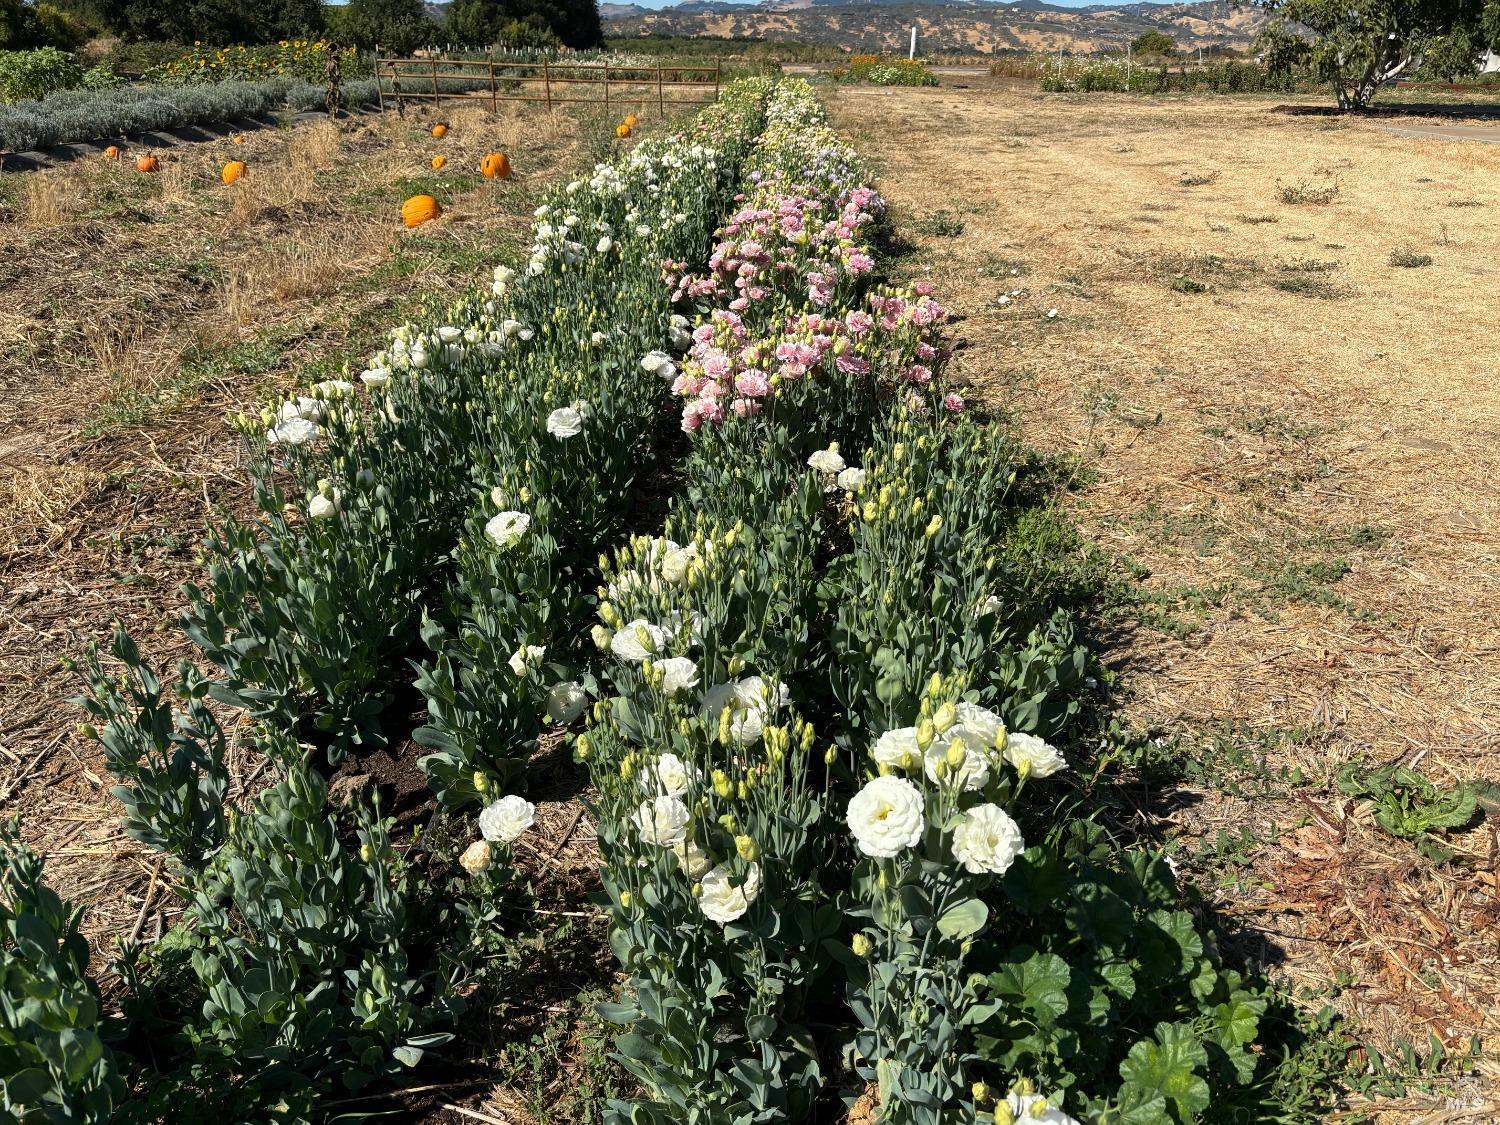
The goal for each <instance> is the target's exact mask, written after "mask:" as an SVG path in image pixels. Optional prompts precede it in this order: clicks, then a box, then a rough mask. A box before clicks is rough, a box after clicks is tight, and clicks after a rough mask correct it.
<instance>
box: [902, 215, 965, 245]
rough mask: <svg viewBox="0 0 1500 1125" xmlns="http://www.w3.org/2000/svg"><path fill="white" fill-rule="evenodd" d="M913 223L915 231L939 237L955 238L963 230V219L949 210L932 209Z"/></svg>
mask: <svg viewBox="0 0 1500 1125" xmlns="http://www.w3.org/2000/svg"><path fill="white" fill-rule="evenodd" d="M913 225H914V226H915V227H916V230H917V233H919V234H928V235H934V236H936V237H939V238H957V237H958V236H959V235H961V234H963V232H964V221H963V220H962V219H960V218H959V217H958V216H957V215H955V214H953V212H951V211H934V212H932V214H930V215H924V216H922V218H920V219H918V220H917V221H916V223H915V224H913Z"/></svg>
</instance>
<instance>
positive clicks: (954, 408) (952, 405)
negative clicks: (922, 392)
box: [943, 391, 964, 414]
mask: <svg viewBox="0 0 1500 1125" xmlns="http://www.w3.org/2000/svg"><path fill="white" fill-rule="evenodd" d="M963 408H964V396H963V395H961V394H959V393H958V392H957V391H949V392H948V393H947V394H945V395H944V396H943V409H944V410H947V411H950V412H951V413H954V414H957V413H958V412H959V411H960V410H962V409H963Z"/></svg>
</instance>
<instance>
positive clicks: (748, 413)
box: [730, 398, 760, 418]
mask: <svg viewBox="0 0 1500 1125" xmlns="http://www.w3.org/2000/svg"><path fill="white" fill-rule="evenodd" d="M730 406H731V407H732V408H733V410H734V412H735V413H736V414H738V415H739V416H740V417H741V418H754V417H755V416H756V415H757V414H759V413H760V403H758V402H756V401H755V400H754V399H749V398H737V399H735V400H734V402H732V403H730Z"/></svg>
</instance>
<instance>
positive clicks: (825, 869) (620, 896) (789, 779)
mask: <svg viewBox="0 0 1500 1125" xmlns="http://www.w3.org/2000/svg"><path fill="white" fill-rule="evenodd" d="M767 121H768V126H767V129H766V131H765V133H764V134H763V135H762V136H761V138H760V140H759V141H758V142H757V146H756V150H755V152H754V153H753V154H752V156H751V157H750V159H749V160H748V161H747V166H746V167H747V175H746V179H745V186H744V191H743V193H742V199H741V201H740V205H739V207H738V209H737V210H736V211H735V212H734V214H733V215H732V216H731V217H730V219H729V221H728V222H727V223H725V224H724V225H723V226H722V227H721V229H720V231H719V235H718V241H717V243H716V246H715V249H714V251H713V253H712V255H711V256H710V258H709V262H708V269H707V271H704V272H694V271H692V270H690V269H687V268H686V267H684V266H682V265H680V264H674V265H672V266H669V268H668V270H667V277H668V280H669V281H670V282H671V283H672V284H673V285H674V287H675V295H676V297H677V298H678V299H679V300H680V301H682V302H685V303H686V304H688V305H691V306H693V307H694V320H695V321H696V327H695V328H694V329H693V330H692V333H691V340H692V342H691V345H690V346H689V347H688V349H687V352H686V354H685V355H684V356H682V357H681V359H680V360H678V361H676V362H673V363H671V364H667V365H666V366H668V367H669V368H670V371H671V378H672V389H673V391H674V392H675V393H676V395H677V397H678V399H679V402H680V406H679V407H678V408H677V409H679V410H680V415H679V417H678V420H679V424H680V426H681V428H682V429H683V430H684V431H685V432H687V433H688V435H689V442H690V448H689V452H688V456H687V459H686V461H685V463H684V466H683V481H682V486H681V493H680V495H679V496H678V498H677V499H676V501H675V502H674V504H673V505H672V508H671V510H670V512H669V514H668V517H667V520H666V524H665V527H664V528H663V529H662V531H661V532H660V533H659V534H637V535H635V536H633V537H632V538H630V539H629V540H628V541H626V542H625V543H624V544H623V545H622V546H620V547H619V548H617V549H616V550H615V551H614V552H613V553H612V555H611V557H610V558H609V559H608V560H607V563H608V565H607V566H606V567H605V568H604V583H603V585H602V586H601V588H600V590H599V596H600V599H601V601H600V603H599V607H598V617H599V620H598V623H597V624H596V625H595V627H594V635H593V641H594V644H595V645H596V646H597V648H598V649H599V650H600V651H601V652H602V653H603V654H604V655H605V657H606V661H605V664H604V666H603V668H602V670H601V674H600V675H599V676H598V677H597V678H596V680H595V681H594V682H591V683H590V685H589V691H590V692H591V693H592V692H595V691H597V692H599V693H600V698H598V700H597V701H596V702H595V704H594V706H593V708H592V711H591V722H590V724H589V726H588V728H587V730H586V731H585V732H584V733H583V734H582V735H580V736H579V737H578V738H577V739H576V741H575V747H576V752H577V755H578V756H579V757H580V758H581V759H583V760H584V761H585V762H586V763H587V764H588V766H589V768H590V771H591V776H592V779H593V782H594V785H595V787H596V790H597V796H596V806H597V812H598V821H599V826H600V827H599V837H600V847H601V852H602V858H603V865H604V884H605V898H606V900H607V903H608V907H609V911H610V918H611V945H612V949H613V951H614V953H615V955H616V956H617V958H618V959H619V961H620V963H621V967H622V969H623V970H624V972H625V974H626V978H627V979H626V983H625V986H624V988H623V989H622V993H621V996H620V998H619V1002H618V1003H613V1004H608V1005H604V1006H603V1008H602V1009H601V1010H602V1012H603V1014H604V1015H605V1017H606V1018H607V1019H609V1020H611V1021H613V1022H615V1023H617V1024H619V1025H621V1029H622V1030H621V1032H620V1034H619V1037H618V1038H617V1040H616V1047H617V1058H618V1059H619V1061H620V1063H621V1065H622V1066H624V1067H625V1068H626V1069H627V1070H628V1071H629V1072H630V1073H631V1074H632V1075H634V1076H635V1078H636V1079H637V1080H638V1082H639V1084H640V1089H639V1091H638V1093H637V1094H636V1095H635V1096H634V1097H621V1098H619V1099H618V1100H616V1101H615V1102H613V1103H612V1104H611V1108H610V1111H609V1115H607V1119H608V1120H611V1121H618V1122H627V1121H628V1122H663V1123H665V1122H677V1121H701V1122H732V1123H735V1125H739V1123H750V1122H769V1121H785V1120H800V1119H803V1118H805V1117H807V1116H809V1115H813V1114H814V1113H815V1107H817V1106H818V1104H819V1102H820V1100H821V1101H822V1102H823V1103H824V1104H825V1105H826V1104H827V1103H828V1102H829V1101H830V1100H832V1099H834V1098H835V1097H836V1096H837V1094H838V1093H840V1092H842V1094H843V1097H844V1101H845V1102H846V1103H849V1102H853V1101H854V1100H855V1099H856V1096H857V1095H858V1096H861V1097H862V1098H863V1100H864V1101H865V1102H867V1103H869V1104H871V1105H873V1111H874V1114H875V1119H876V1120H879V1121H884V1122H891V1123H902V1125H906V1123H920V1125H947V1123H949V1122H975V1121H980V1122H995V1123H1003V1125H1015V1123H1016V1122H1022V1123H1024V1125H1041V1123H1048V1125H1068V1123H1069V1122H1076V1121H1078V1120H1083V1119H1086V1120H1090V1121H1094V1120H1098V1121H1111V1122H1113V1121H1118V1122H1138V1123H1142V1125H1145V1123H1157V1122H1159V1123H1163V1125H1166V1123H1183V1122H1188V1121H1193V1120H1198V1119H1199V1118H1200V1117H1201V1116H1203V1115H1205V1114H1206V1113H1212V1112H1219V1113H1222V1114H1225V1115H1228V1116H1230V1117H1232V1116H1233V1114H1234V1113H1236V1112H1245V1111H1246V1110H1245V1107H1246V1106H1249V1105H1252V1104H1254V1103H1255V1098H1256V1097H1257V1096H1259V1095H1258V1094H1257V1093H1256V1082H1257V1081H1258V1080H1261V1081H1263V1080H1264V1073H1263V1069H1264V1068H1261V1067H1260V1062H1259V1059H1260V1056H1258V1055H1257V1053H1256V1051H1255V1048H1254V1043H1255V1041H1256V1038H1257V1035H1258V1031H1259V1021H1260V1018H1261V1016H1262V1014H1263V1013H1264V1011H1265V1008H1266V1003H1267V1000H1266V995H1265V993H1264V992H1263V991H1261V990H1258V989H1256V988H1252V987H1250V986H1248V985H1246V983H1245V982H1244V981H1243V980H1242V979H1241V978H1240V977H1239V976H1238V975H1237V974H1236V973H1234V972H1233V971H1231V970H1228V969H1226V968H1224V966H1223V964H1222V961H1221V959H1220V957H1219V955H1218V953H1217V950H1216V948H1215V946H1214V943H1213V940H1212V937H1211V935H1208V934H1205V933H1203V932H1202V931H1201V930H1200V928H1199V927H1198V925H1197V923H1196V922H1195V920H1194V917H1193V915H1192V913H1191V912H1190V911H1189V910H1188V909H1187V908H1186V904H1185V902H1184V900H1183V897H1182V895H1181V893H1180V892H1179V891H1178V889H1177V888H1176V886H1175V884H1174V882H1173V880H1172V877H1171V873H1170V870H1169V869H1168V867H1167V865H1166V864H1165V862H1164V861H1163V860H1161V859H1160V858H1159V857H1154V856H1151V855H1149V854H1146V853H1140V852H1128V851H1122V850H1121V848H1119V847H1118V846H1116V845H1114V844H1113V843H1112V842H1111V841H1110V840H1109V839H1108V838H1107V837H1105V836H1104V835H1103V833H1102V832H1101V831H1100V830H1099V829H1098V828H1097V827H1095V826H1092V825H1091V824H1089V823H1088V821H1087V820H1086V819H1082V818H1080V817H1079V816H1078V814H1077V813H1076V812H1073V811H1071V810H1072V808H1073V804H1074V803H1076V799H1075V798H1074V797H1072V795H1071V794H1070V787H1069V784H1068V781H1067V778H1068V775H1069V773H1070V772H1071V771H1070V764H1069V760H1068V758H1069V756H1070V755H1065V754H1064V753H1063V752H1062V751H1061V750H1060V749H1059V746H1062V745H1066V744H1067V742H1068V740H1069V738H1070V734H1071V731H1072V728H1073V726H1074V725H1075V721H1076V720H1077V718H1078V716H1079V711H1080V704H1079V700H1080V698H1081V697H1082V695H1083V694H1084V691H1085V680H1086V679H1087V677H1088V675H1089V673H1090V663H1089V657H1088V653H1087V650H1086V648H1085V647H1084V645H1083V643H1082V641H1081V638H1080V634H1079V630H1078V627H1077V624H1076V623H1075V621H1074V620H1073V618H1072V616H1071V614H1070V612H1069V611H1066V610H1063V609H1059V608H1057V607H1055V606H1054V605H1052V604H1051V601H1050V599H1049V596H1048V592H1046V591H1038V590H1037V589H1036V588H1035V584H1034V582H1033V580H1032V577H1031V576H1030V575H1029V574H1028V573H1026V571H1025V568H1024V566H1022V565H1018V562H1017V557H1016V556H1017V553H1016V552H1014V551H1012V550H1011V549H1010V544H1011V542H1012V541H1013V540H1014V539H1015V538H1016V537H1017V536H1019V535H1022V534H1023V533H1024V531H1023V529H1024V526H1025V519H1024V517H1023V501H1022V498H1021V495H1020V491H1021V490H1016V489H1015V485H1016V481H1017V477H1018V475H1019V474H1020V473H1023V472H1025V470H1026V459H1025V458H1024V457H1023V455H1022V451H1021V450H1020V449H1019V447H1018V446H1017V445H1016V444H1015V441H1014V438H1013V437H1012V435H1011V433H1010V432H1009V430H1008V429H1007V428H1006V427H1004V426H1003V425H1001V424H999V423H997V422H994V421H991V420H987V419H983V418H976V417H974V416H973V415H972V414H970V413H969V412H968V411H967V410H966V404H965V403H964V401H963V399H962V397H961V395H959V394H958V393H957V392H956V391H954V390H952V389H951V388H949V387H948V386H947V385H946V383H945V381H944V379H943V375H942V367H943V363H944V361H945V359H946V358H947V355H946V351H945V346H944V341H943V337H942V329H943V325H944V323H945V321H946V319H947V314H946V312H945V310H944V309H943V308H942V307H941V305H940V304H939V303H938V301H937V300H936V297H935V294H934V292H933V290H932V288H931V286H929V285H926V284H920V285H918V286H915V287H911V288H891V287H885V286H880V285H877V284H875V279H874V273H875V259H876V249H877V241H878V238H879V234H880V226H881V221H882V210H883V207H882V202H881V200H880V198H879V196H878V195H877V194H876V192H875V191H874V190H873V189H872V187H871V186H870V184H869V181H868V176H867V173H866V172H865V170H864V168H863V167H862V165H861V162H860V161H859V159H858V156H857V154H855V153H854V152H853V151H852V150H851V149H850V148H849V147H848V146H847V145H845V144H843V143H842V142H841V141H840V140H839V139H838V138H837V136H836V135H834V134H833V133H832V131H831V130H830V129H829V128H828V127H827V124H826V122H825V121H824V119H823V115H822V113H821V110H820V109H819V107H818V106H817V104H816V102H815V100H814V99H813V98H812V96H811V93H810V91H809V90H807V88H806V87H805V86H803V85H802V84H800V83H792V82H787V83H782V84H780V85H779V86H778V88H777V91H776V93H775V94H774V95H773V97H772V100H771V104H770V107H769V109H768V111H767ZM1013 492H1014V493H1015V494H1014V495H1013ZM1101 1034H1102V1035H1103V1036H1105V1038H1106V1040H1107V1042H1108V1046H1103V1047H1101V1045H1100V1038H1099V1037H1100V1035H1101ZM851 1079H853V1081H852V1082H851ZM825 1112H826V1110H825Z"/></svg>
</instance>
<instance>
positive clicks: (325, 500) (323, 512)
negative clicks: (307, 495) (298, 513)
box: [307, 493, 339, 520]
mask: <svg viewBox="0 0 1500 1125" xmlns="http://www.w3.org/2000/svg"><path fill="white" fill-rule="evenodd" d="M337 495H338V494H337V493H335V494H334V496H314V497H313V498H312V499H311V500H309V501H308V502H307V515H308V518H309V519H315V520H326V519H327V518H328V517H329V516H331V515H333V513H334V512H336V511H338V510H339V505H338V501H337V499H335V497H336V496H337Z"/></svg>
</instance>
